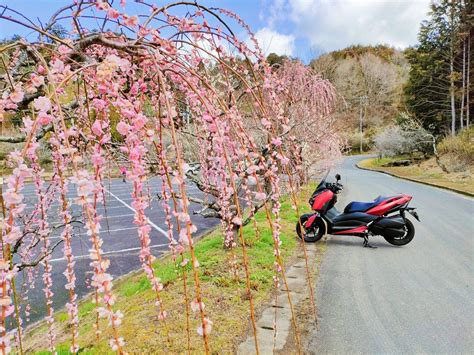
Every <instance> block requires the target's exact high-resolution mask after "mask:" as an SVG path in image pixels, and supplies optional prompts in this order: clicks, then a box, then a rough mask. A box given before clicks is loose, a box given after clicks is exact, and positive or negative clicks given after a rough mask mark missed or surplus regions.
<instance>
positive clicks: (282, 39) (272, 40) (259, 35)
mask: <svg viewBox="0 0 474 355" xmlns="http://www.w3.org/2000/svg"><path fill="white" fill-rule="evenodd" d="M255 38H256V39H257V41H258V44H259V46H260V49H261V50H262V52H263V53H264V54H265V55H268V54H270V53H276V54H279V55H288V56H291V55H293V53H294V51H295V36H293V35H284V34H281V33H278V32H276V31H274V30H272V29H270V28H268V27H264V28H262V29H260V30H259V31H257V32H256V33H255ZM247 44H248V45H249V46H251V44H250V43H249V41H247ZM251 47H252V46H251Z"/></svg>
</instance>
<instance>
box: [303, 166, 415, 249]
mask: <svg viewBox="0 0 474 355" xmlns="http://www.w3.org/2000/svg"><path fill="white" fill-rule="evenodd" d="M335 177H336V182H335V183H331V182H326V178H327V174H326V177H324V178H323V179H322V180H321V182H320V183H319V185H318V186H317V188H316V190H315V191H314V192H313V194H312V196H311V198H310V199H309V204H310V205H311V209H312V210H313V211H314V212H313V213H307V214H304V215H302V216H301V217H300V220H299V221H298V223H297V224H296V233H297V234H298V236H299V237H300V238H304V240H305V242H310V243H311V242H317V241H318V240H320V239H321V238H322V237H323V236H324V235H326V234H336V235H348V236H355V237H361V238H363V239H364V243H363V246H364V247H369V248H375V247H374V246H372V245H370V244H369V237H370V236H376V235H380V236H382V237H383V238H384V239H385V240H386V241H387V242H389V243H390V244H392V245H397V246H402V245H406V244H408V243H410V242H411V241H412V240H413V238H414V236H415V227H414V226H413V223H412V222H411V221H410V220H409V219H408V218H406V213H407V212H408V213H409V214H411V215H412V216H413V217H414V218H415V219H416V220H417V221H420V218H419V217H418V214H417V212H416V211H415V208H414V207H408V204H409V203H410V201H411V200H412V196H410V195H405V194H398V195H395V196H389V197H383V196H379V197H377V198H376V199H375V200H374V201H372V202H357V201H354V202H350V203H349V204H348V205H347V206H346V207H345V208H344V212H343V213H341V212H339V211H338V210H337V209H336V207H335V204H336V202H337V194H338V193H339V192H341V191H342V189H343V185H342V184H341V183H340V182H339V181H340V180H341V176H340V175H339V174H336V176H335Z"/></svg>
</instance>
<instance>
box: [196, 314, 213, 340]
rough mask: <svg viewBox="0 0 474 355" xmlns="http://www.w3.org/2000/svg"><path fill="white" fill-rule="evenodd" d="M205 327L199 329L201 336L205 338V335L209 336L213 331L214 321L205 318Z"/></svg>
mask: <svg viewBox="0 0 474 355" xmlns="http://www.w3.org/2000/svg"><path fill="white" fill-rule="evenodd" d="M203 323H204V327H203V325H200V326H199V327H198V329H197V332H198V334H199V335H201V336H204V334H206V335H209V334H211V331H212V321H211V320H210V319H208V318H204V322H203Z"/></svg>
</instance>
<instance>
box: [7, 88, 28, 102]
mask: <svg viewBox="0 0 474 355" xmlns="http://www.w3.org/2000/svg"><path fill="white" fill-rule="evenodd" d="M24 97H25V93H24V92H23V90H21V88H19V87H16V88H15V90H14V91H13V92H12V93H11V94H10V96H9V98H10V100H11V101H12V102H14V103H16V104H17V103H19V102H21V101H22V100H23V98H24Z"/></svg>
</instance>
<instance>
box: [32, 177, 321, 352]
mask: <svg viewBox="0 0 474 355" xmlns="http://www.w3.org/2000/svg"><path fill="white" fill-rule="evenodd" d="M312 188H314V186H308V187H306V188H305V189H303V191H302V192H301V195H300V196H299V206H300V208H301V209H302V210H305V209H306V208H307V198H308V195H309V194H310V193H311V191H312ZM281 202H282V207H281V226H282V228H281V240H282V246H281V252H282V256H283V258H284V260H285V261H288V260H290V258H291V257H292V256H293V255H294V253H295V251H296V248H297V246H298V245H299V241H298V240H297V239H296V237H295V233H294V227H295V224H296V222H297V217H296V215H295V212H294V210H293V209H292V208H291V203H290V200H289V198H288V197H285V198H283V199H282V201H281ZM256 221H257V227H258V235H256V233H255V231H254V229H253V226H252V225H251V224H250V225H247V226H245V227H244V228H243V235H244V239H245V245H246V249H247V254H248V259H249V269H250V280H251V289H252V296H253V299H254V303H255V305H256V308H257V309H258V308H260V307H262V306H263V305H264V304H266V302H268V300H269V297H270V296H271V294H272V292H273V275H274V261H275V258H274V254H273V250H274V246H273V238H272V235H271V230H270V228H269V226H268V225H267V221H266V217H265V212H264V211H259V212H258V213H257V215H256ZM241 250H242V249H241V246H240V245H238V246H237V248H235V249H234V250H233V252H231V251H229V250H227V249H224V248H223V236H222V234H221V231H220V230H215V231H213V232H211V233H210V234H209V235H207V236H206V237H204V238H202V239H201V240H199V241H198V242H197V243H196V244H195V252H196V256H197V258H198V260H199V263H200V267H199V273H200V283H201V289H202V294H203V300H204V303H205V305H206V312H207V314H208V316H209V318H210V319H211V320H212V321H213V322H214V325H213V331H212V334H211V336H210V338H209V341H210V348H211V350H212V351H215V352H216V351H217V352H219V353H226V352H233V351H234V350H235V345H236V343H237V342H238V340H239V339H240V338H242V337H243V336H244V335H245V333H246V331H247V329H248V326H249V302H248V297H247V294H246V291H245V289H246V286H245V285H246V283H245V275H244V271H243V266H242V251H241ZM233 253H235V257H236V260H237V265H238V266H239V268H238V275H237V277H234V276H233V275H232V274H231V273H230V268H229V261H230V260H231V259H232V258H233ZM186 257H187V258H189V259H190V256H189V255H186ZM185 268H186V272H187V279H186V281H187V287H188V291H189V294H190V297H192V298H194V296H193V295H194V279H193V277H192V270H191V265H190V263H189V264H188V265H187V266H186V267H185ZM154 269H155V271H156V273H157V275H158V276H159V277H160V279H161V280H162V282H163V284H164V285H165V290H164V292H162V294H161V295H162V298H163V304H164V307H165V309H166V310H167V312H168V317H167V319H166V328H167V331H168V332H169V334H170V337H171V338H172V339H174V341H173V342H172V343H171V344H168V343H167V341H166V335H165V334H166V331H165V327H164V326H163V323H162V322H160V321H159V320H158V319H157V312H156V309H155V307H154V302H155V295H154V292H153V291H152V290H151V288H150V282H149V281H148V279H147V278H146V276H145V275H144V273H143V272H141V271H140V272H136V273H133V274H130V275H127V276H124V277H122V278H120V279H119V280H116V281H115V284H114V293H115V294H116V295H117V296H118V297H117V302H116V305H115V309H120V310H121V311H122V312H123V313H124V314H125V317H124V319H123V323H122V325H121V326H120V329H119V332H120V335H121V336H123V337H124V339H125V341H126V343H127V344H126V351H128V352H130V353H149V352H157V351H158V352H161V351H168V352H171V353H176V352H183V351H185V349H186V341H185V339H186V336H185V334H186V330H185V324H186V321H185V306H184V302H183V299H184V296H183V276H182V275H183V274H182V271H183V270H182V267H181V266H180V260H176V261H174V260H172V258H171V257H170V256H168V257H165V258H162V259H158V260H157V261H156V262H155V264H154ZM94 306H95V305H94V303H92V302H91V298H90V297H89V298H87V299H85V300H84V301H83V302H81V303H80V305H79V318H80V328H79V334H80V335H79V342H78V343H79V345H80V347H81V351H82V352H83V353H85V354H88V353H94V354H97V353H101V354H102V353H110V348H109V346H108V339H110V337H111V334H110V329H107V328H108V327H107V326H106V323H105V320H101V323H100V329H101V330H103V334H101V338H100V341H98V342H97V341H96V340H95V333H94V328H93V324H94V320H95V311H94ZM55 320H56V329H57V343H58V353H60V354H66V353H68V349H69V342H70V329H69V327H68V324H67V315H66V313H65V312H64V311H60V312H57V313H56V314H55ZM198 325H199V317H198V315H196V314H192V315H191V332H190V333H191V348H192V349H191V350H192V351H193V352H198V353H200V352H202V351H203V346H202V339H201V338H200V337H199V336H198V334H197V332H196V328H197V326H198ZM45 334H46V324H44V323H42V324H39V325H38V326H37V327H35V328H34V329H31V330H30V331H29V332H28V334H27V335H26V339H25V349H26V350H27V351H28V352H36V353H38V354H46V353H48V352H44V351H42V350H41V349H46V348H47V339H46V336H45Z"/></svg>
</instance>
